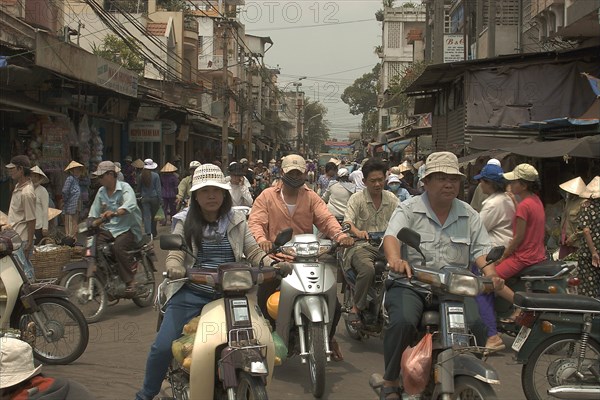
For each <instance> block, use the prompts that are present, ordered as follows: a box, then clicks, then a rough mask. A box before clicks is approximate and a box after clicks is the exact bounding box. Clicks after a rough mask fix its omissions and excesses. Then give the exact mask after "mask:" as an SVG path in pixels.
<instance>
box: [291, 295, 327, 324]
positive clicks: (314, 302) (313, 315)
mask: <svg viewBox="0 0 600 400" xmlns="http://www.w3.org/2000/svg"><path fill="white" fill-rule="evenodd" d="M302 315H304V316H305V317H306V318H308V320H309V321H310V322H324V323H326V324H328V323H329V310H328V307H327V302H326V301H325V297H324V296H300V297H298V298H297V299H296V303H295V304H294V320H295V321H296V325H302Z"/></svg>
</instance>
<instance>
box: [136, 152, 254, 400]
mask: <svg viewBox="0 0 600 400" xmlns="http://www.w3.org/2000/svg"><path fill="white" fill-rule="evenodd" d="M229 189H230V186H229V184H228V183H226V181H225V177H224V176H223V172H221V170H220V169H219V167H217V166H216V165H212V164H203V165H202V166H200V167H198V168H197V169H196V171H195V172H194V176H193V178H192V188H191V201H190V207H189V211H188V212H187V216H185V217H184V218H183V219H180V220H178V221H177V222H176V225H175V228H174V230H173V233H174V234H180V235H182V236H183V238H184V241H185V243H186V245H187V247H188V248H189V249H190V250H191V251H192V252H193V254H196V255H197V259H196V263H195V264H194V266H193V267H192V268H193V269H195V268H199V269H200V268H201V269H205V270H206V269H213V270H216V269H217V267H218V266H219V265H220V264H223V263H227V262H234V261H241V260H242V257H244V256H245V257H246V260H247V261H249V262H250V263H251V264H252V265H253V266H258V264H259V262H260V260H261V258H262V257H263V256H264V255H265V253H264V252H263V251H262V250H261V249H260V248H259V247H258V245H257V244H256V241H255V240H254V238H253V237H252V234H251V233H250V231H249V230H248V225H247V224H246V217H245V216H244V215H243V214H241V213H237V212H233V211H232V210H231V207H232V199H231V195H230V194H229ZM180 215H181V213H180ZM190 259H191V257H189V256H188V257H186V255H185V253H184V252H183V251H171V252H169V255H168V256H167V261H166V268H167V275H168V277H169V278H170V279H179V278H183V277H185V276H186V274H187V271H186V268H185V265H190V264H191V262H190ZM170 286H171V287H172V292H171V293H169V294H168V295H170V298H169V300H168V302H167V305H166V310H165V314H164V319H163V322H162V324H161V326H160V329H159V331H158V334H157V335H156V339H155V341H154V344H153V345H152V347H151V349H150V354H149V355H148V361H147V362H146V374H145V376H144V384H143V386H142V389H141V390H140V391H139V392H138V393H137V395H136V400H149V399H152V398H154V396H156V395H157V394H158V393H159V391H160V387H161V383H162V381H163V380H164V378H165V375H166V373H167V370H168V368H169V364H170V362H171V360H172V357H173V356H172V353H171V343H172V342H173V340H175V339H177V338H178V337H179V336H180V335H181V332H182V329H183V326H184V325H185V323H186V322H188V321H189V320H190V319H192V318H193V317H195V316H197V315H199V314H200V313H201V311H202V308H203V307H204V305H206V304H207V303H209V302H211V301H213V300H215V299H217V298H220V297H222V295H221V294H220V293H219V292H215V291H214V289H212V288H211V287H208V286H204V285H199V284H196V283H190V282H188V283H183V282H181V283H173V284H172V285H170Z"/></svg>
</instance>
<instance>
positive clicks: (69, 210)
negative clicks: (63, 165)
mask: <svg viewBox="0 0 600 400" xmlns="http://www.w3.org/2000/svg"><path fill="white" fill-rule="evenodd" d="M62 195H63V212H64V213H65V214H75V213H76V212H77V207H78V206H79V196H81V188H80V187H79V179H77V178H76V177H75V176H73V175H69V176H68V177H67V180H65V184H64V186H63V189H62Z"/></svg>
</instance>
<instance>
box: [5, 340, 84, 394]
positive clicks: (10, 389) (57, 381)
mask: <svg viewBox="0 0 600 400" xmlns="http://www.w3.org/2000/svg"><path fill="white" fill-rule="evenodd" d="M0 371H1V372H0V398H2V399H7V400H8V399H10V400H13V399H15V400H38V399H39V400H46V399H47V400H82V399H86V400H92V399H94V398H95V397H94V396H93V395H92V394H91V393H90V392H89V391H88V390H87V389H86V388H85V387H84V386H83V385H81V384H79V383H77V382H75V381H72V380H66V379H61V378H50V377H48V376H45V375H42V374H41V372H42V366H41V365H39V366H37V367H36V366H35V364H34V362H33V350H32V349H31V346H30V345H29V344H27V343H25V342H24V341H22V340H19V339H15V338H11V337H1V338H0Z"/></svg>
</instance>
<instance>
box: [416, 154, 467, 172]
mask: <svg viewBox="0 0 600 400" xmlns="http://www.w3.org/2000/svg"><path fill="white" fill-rule="evenodd" d="M434 172H441V173H444V174H448V175H460V176H465V175H464V174H463V173H462V172H460V170H459V169H458V158H456V155H455V154H454V153H451V152H449V151H438V152H436V153H431V154H430V155H429V157H427V161H425V173H424V174H423V178H425V177H426V176H427V175H430V174H433V173H434ZM423 178H421V179H423Z"/></svg>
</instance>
